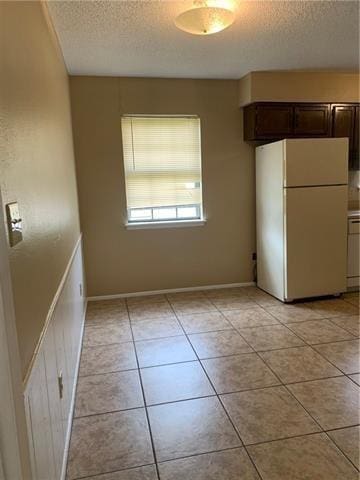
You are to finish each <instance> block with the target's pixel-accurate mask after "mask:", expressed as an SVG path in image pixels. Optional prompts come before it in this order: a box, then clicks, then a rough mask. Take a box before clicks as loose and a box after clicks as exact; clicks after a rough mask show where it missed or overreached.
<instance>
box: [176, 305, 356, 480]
mask: <svg viewBox="0 0 360 480" xmlns="http://www.w3.org/2000/svg"><path fill="white" fill-rule="evenodd" d="M210 302H211V300H210ZM211 303H212V302H211ZM213 305H214V306H215V308H216V309H217V307H216V305H215V304H213ZM260 307H261V308H263V307H262V306H261V305H260ZM263 309H264V310H265V311H267V310H266V309H265V308H263ZM218 311H219V313H221V314H222V315H223V313H222V312H221V311H220V310H218ZM174 313H175V312H174ZM267 313H270V312H267ZM175 315H176V313H175ZM270 315H271V313H270ZM223 316H224V317H225V315H223ZM272 316H273V317H274V318H275V319H276V317H275V316H274V315H272ZM225 318H226V317H225ZM276 320H277V319H276ZM180 323H181V322H180ZM284 326H285V327H286V325H284ZM288 330H289V331H290V332H291V333H293V334H294V335H295V336H297V337H298V338H299V339H300V340H302V339H301V338H300V337H299V336H298V335H297V334H296V333H295V332H293V331H292V330H291V329H290V328H288ZM184 332H185V331H184ZM238 333H239V334H240V335H241V333H240V332H238ZM185 335H186V332H185ZM242 338H243V339H244V341H245V342H246V343H247V344H248V342H247V341H246V339H245V338H244V337H242ZM188 341H189V342H190V340H189V339H188ZM190 343H191V342H190ZM305 343H306V344H307V345H308V346H310V348H312V347H311V345H309V344H308V343H307V342H305ZM329 343H332V342H329ZM248 345H249V344H248ZM191 346H192V344H191ZM249 346H250V347H251V345H249ZM192 348H193V347H192ZM193 350H194V352H195V355H196V356H197V357H198V355H197V353H196V351H195V349H194V348H193ZM255 353H256V355H257V356H258V357H259V358H260V360H262V361H263V362H264V360H263V359H262V358H261V357H260V355H259V353H258V352H257V351H255ZM199 362H200V364H201V365H202V363H201V361H200V359H199ZM264 363H265V362H264ZM265 365H267V366H268V368H269V369H270V370H271V371H272V373H273V374H274V375H275V377H276V378H277V379H278V380H279V381H280V384H281V385H282V386H283V387H285V389H286V390H287V391H288V392H289V394H290V395H291V396H292V397H293V398H294V399H295V401H296V402H297V403H298V404H299V406H300V407H301V408H302V409H303V410H304V411H305V412H306V413H307V414H308V415H309V417H310V418H312V419H313V421H314V422H315V423H316V424H317V425H318V427H319V428H320V430H321V432H323V433H324V434H325V435H326V436H327V438H328V439H329V440H330V442H331V443H332V444H334V445H335V447H336V449H337V450H339V451H340V452H341V454H342V455H343V456H344V457H345V458H346V459H347V460H348V461H350V459H349V458H348V457H347V455H345V453H344V452H342V451H341V450H340V449H339V447H338V446H337V445H336V444H335V442H334V441H333V440H332V439H331V437H329V435H327V433H326V431H325V430H324V429H323V428H322V426H321V425H320V424H319V423H318V422H317V420H316V419H315V418H314V417H313V416H312V415H311V414H310V413H309V412H308V410H307V409H306V408H305V407H304V405H303V404H302V403H301V402H300V401H299V400H298V399H297V398H296V397H295V395H294V394H293V393H292V392H291V391H290V390H289V389H288V388H287V386H286V385H285V384H284V383H283V382H282V381H281V379H280V378H279V377H278V375H277V374H276V373H275V372H274V370H273V369H272V368H271V367H270V366H269V365H268V364H267V363H265ZM202 367H203V365H202ZM334 367H335V365H334ZM335 368H336V367H335ZM203 370H204V373H205V374H206V376H207V377H208V380H209V381H210V383H211V385H212V387H213V388H214V390H215V392H216V394H217V397H218V400H219V401H220V403H221V405H222V406H223V409H224V410H225V412H226V414H227V416H228V418H229V421H230V422H231V424H232V425H233V428H235V431H236V432H237V433H238V436H239V438H240V441H241V443H242V444H243V446H244V448H245V450H246V453H247V454H248V456H249V458H250V460H251V462H252V463H253V465H254V467H255V469H256V471H257V472H258V474H259V476H260V478H262V476H261V475H260V472H259V471H258V469H257V468H256V466H255V463H254V462H253V460H252V458H251V456H250V454H249V452H248V450H247V449H246V445H245V444H244V442H243V441H242V439H241V436H240V434H239V432H238V430H237V428H236V427H235V425H234V424H233V422H232V420H231V418H230V415H229V414H228V412H227V410H226V408H225V406H224V404H223V402H222V399H221V397H220V396H219V395H218V393H217V391H216V389H215V387H214V385H213V384H212V382H211V380H210V378H209V376H208V375H207V373H206V371H205V369H204V367H203ZM336 378H338V377H336ZM299 383H302V382H299ZM289 438H292V437H289ZM264 443H267V442H264ZM351 464H352V465H353V463H352V462H351Z"/></svg>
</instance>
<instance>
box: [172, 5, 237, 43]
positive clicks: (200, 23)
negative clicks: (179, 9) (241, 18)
mask: <svg viewBox="0 0 360 480" xmlns="http://www.w3.org/2000/svg"><path fill="white" fill-rule="evenodd" d="M233 22H234V12H232V11H231V10H230V9H229V8H224V7H216V6H208V4H207V2H206V1H204V0H195V1H194V7H193V8H191V9H190V10H186V11H185V12H183V13H180V15H178V16H177V17H176V19H175V25H176V26H177V27H178V28H180V30H183V31H184V32H187V33H192V34H194V35H211V34H212V33H217V32H221V30H225V28H227V27H229V26H230V25H231V24H232V23H233Z"/></svg>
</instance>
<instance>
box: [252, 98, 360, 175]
mask: <svg viewBox="0 0 360 480" xmlns="http://www.w3.org/2000/svg"><path fill="white" fill-rule="evenodd" d="M359 112H360V110H359V105H358V104H339V103H333V104H330V103H272V102H269V103H253V104H251V105H248V106H246V107H245V108H244V139H245V140H246V141H247V142H251V143H256V144H261V143H267V142H269V141H276V140H281V139H282V138H321V137H348V138H349V164H350V168H353V169H358V168H359V122H360V116H359V115H360V113H359Z"/></svg>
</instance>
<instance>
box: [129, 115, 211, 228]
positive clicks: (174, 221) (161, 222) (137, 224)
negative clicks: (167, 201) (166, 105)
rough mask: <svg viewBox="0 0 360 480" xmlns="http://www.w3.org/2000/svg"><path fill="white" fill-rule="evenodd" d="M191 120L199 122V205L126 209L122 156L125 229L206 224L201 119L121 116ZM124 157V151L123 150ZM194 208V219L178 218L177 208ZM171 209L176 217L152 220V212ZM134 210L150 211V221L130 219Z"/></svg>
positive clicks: (185, 116)
mask: <svg viewBox="0 0 360 480" xmlns="http://www.w3.org/2000/svg"><path fill="white" fill-rule="evenodd" d="M131 117H132V118H184V119H185V118H192V119H194V118H195V119H197V120H199V143H200V145H199V147H200V194H201V195H200V198H201V203H199V204H188V205H168V206H165V205H164V206H157V207H138V208H137V207H136V208H128V206H127V194H126V174H125V164H124V156H123V168H124V182H125V198H126V222H125V227H126V228H127V229H129V230H132V229H134V230H136V229H145V228H159V227H160V228H161V227H187V226H201V225H205V224H206V219H205V217H204V209H203V179H202V131H201V119H200V116H199V115H189V114H176V115H174V114H169V115H168V114H159V115H157V114H123V115H122V116H121V119H123V118H131ZM123 155H124V150H123ZM194 207H195V208H196V210H197V216H196V217H192V216H189V217H179V216H178V209H179V208H194ZM168 208H173V209H175V210H176V217H168V218H161V219H158V218H154V210H161V209H168ZM134 210H149V211H151V219H144V218H142V219H139V220H134V219H131V213H130V212H131V211H134Z"/></svg>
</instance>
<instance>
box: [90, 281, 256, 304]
mask: <svg viewBox="0 0 360 480" xmlns="http://www.w3.org/2000/svg"><path fill="white" fill-rule="evenodd" d="M254 285H255V282H242V283H224V284H220V285H205V286H201V287H184V288H166V289H164V290H147V291H144V292H131V293H118V294H116V295H96V296H93V297H88V298H87V299H88V301H90V302H94V301H95V302H96V301H99V300H111V299H113V298H127V297H142V296H146V295H149V296H150V295H161V294H163V293H181V292H197V291H199V290H216V289H221V288H236V287H253V286H254Z"/></svg>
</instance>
